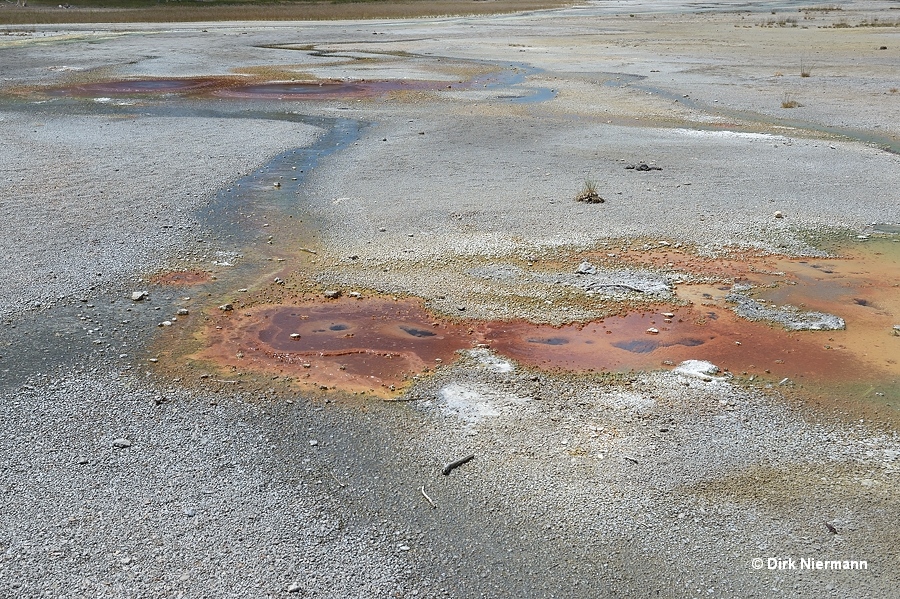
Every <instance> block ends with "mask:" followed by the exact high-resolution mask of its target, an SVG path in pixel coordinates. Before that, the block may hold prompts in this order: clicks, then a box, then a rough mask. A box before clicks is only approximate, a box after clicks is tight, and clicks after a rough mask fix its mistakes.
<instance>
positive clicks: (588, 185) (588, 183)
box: [575, 179, 606, 204]
mask: <svg viewBox="0 0 900 599" xmlns="http://www.w3.org/2000/svg"><path fill="white" fill-rule="evenodd" d="M575 201H576V202H584V203H585V204H602V203H603V202H605V201H606V200H604V199H603V198H601V197H600V194H599V193H597V184H596V183H594V182H593V181H592V180H591V179H585V180H584V185H582V186H581V191H579V192H578V195H576V196H575Z"/></svg>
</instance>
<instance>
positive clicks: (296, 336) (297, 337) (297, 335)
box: [291, 333, 300, 339]
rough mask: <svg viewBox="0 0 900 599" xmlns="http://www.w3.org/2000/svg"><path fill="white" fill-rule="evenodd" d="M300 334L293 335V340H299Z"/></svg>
mask: <svg viewBox="0 0 900 599" xmlns="http://www.w3.org/2000/svg"><path fill="white" fill-rule="evenodd" d="M299 338H300V333H291V339H299Z"/></svg>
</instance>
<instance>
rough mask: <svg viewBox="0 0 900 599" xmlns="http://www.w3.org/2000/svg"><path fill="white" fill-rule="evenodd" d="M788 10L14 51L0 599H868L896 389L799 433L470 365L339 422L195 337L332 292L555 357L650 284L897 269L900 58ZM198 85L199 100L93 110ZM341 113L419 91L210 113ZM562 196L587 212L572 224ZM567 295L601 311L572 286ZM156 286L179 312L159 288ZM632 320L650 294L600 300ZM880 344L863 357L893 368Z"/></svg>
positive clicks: (673, 386) (858, 13) (493, 20)
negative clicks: (310, 86) (400, 301)
mask: <svg viewBox="0 0 900 599" xmlns="http://www.w3.org/2000/svg"><path fill="white" fill-rule="evenodd" d="M811 6H812V5H810V4H807V3H795V2H773V3H768V2H763V3H754V5H753V8H752V10H751V11H749V12H748V10H747V9H748V6H746V4H745V3H730V2H720V3H713V4H704V5H702V6H701V5H698V4H693V3H678V2H673V3H642V2H596V3H590V4H588V5H586V6H579V7H575V8H571V9H563V10H554V11H543V12H533V13H525V14H517V15H509V16H490V17H447V18H436V19H416V20H407V21H358V22H350V21H343V22H316V23H312V22H310V23H199V24H190V25H183V26H181V25H178V26H172V25H169V24H166V25H152V24H138V25H127V24H117V25H115V26H108V27H107V26H103V25H90V26H75V25H72V26H65V27H50V26H46V27H40V28H34V27H10V28H9V30H8V31H7V32H5V33H6V35H3V36H0V52H2V56H3V65H4V66H3V71H2V78H3V81H2V92H3V101H2V104H0V138H2V144H0V155H2V159H0V164H2V165H3V167H2V169H3V170H2V175H3V176H2V179H0V214H2V219H0V228H2V234H0V272H2V273H3V274H4V277H5V281H4V285H3V287H2V288H0V317H2V320H0V390H2V405H0V412H2V421H3V423H4V424H3V435H2V441H0V443H2V470H0V491H2V493H3V501H4V505H5V506H6V508H5V514H4V518H3V520H2V529H0V550H2V551H0V593H2V594H4V595H6V596H11V597H175V596H183V597H213V596H215V597H280V596H297V595H299V596H304V597H385V596H392V597H412V596H419V597H422V596H424V597H509V596H524V597H622V596H627V597H631V596H659V597H701V596H703V597H780V596H785V597H832V596H833V597H889V596H892V593H895V587H896V583H897V581H898V578H897V572H898V565H900V564H898V561H897V560H898V552H897V545H896V539H897V538H898V533H900V531H898V524H897V519H896V514H897V507H898V497H900V488H898V487H900V483H898V478H897V476H898V475H897V472H898V456H900V442H898V438H897V435H896V422H897V418H896V407H895V406H897V405H898V404H897V402H898V401H900V398H898V397H897V395H896V394H897V391H898V386H897V384H896V374H895V370H890V367H889V366H886V367H887V368H888V370H889V372H890V373H893V374H890V375H889V376H888V379H886V380H883V381H879V384H882V383H883V386H881V387H878V386H876V387H873V390H875V391H877V393H881V395H879V396H878V397H880V398H881V399H878V400H877V401H875V402H874V403H866V402H865V401H862V400H860V399H857V398H854V397H849V396H848V397H846V398H841V397H837V398H835V397H834V396H833V394H832V396H831V398H830V399H829V400H828V401H825V402H817V401H814V400H813V398H811V397H810V396H809V393H808V392H807V391H805V390H804V388H803V386H802V385H796V386H795V385H794V383H793V382H790V383H789V384H786V385H785V384H782V385H779V384H778V383H779V381H777V380H768V379H766V378H765V377H761V378H760V381H762V382H761V383H756V384H754V382H753V380H754V379H753V377H750V378H749V379H748V378H747V377H741V376H740V374H741V373H739V372H734V373H733V374H734V375H735V376H734V377H729V376H719V375H715V374H707V373H691V372H690V371H685V370H682V371H678V370H677V369H673V368H672V367H673V366H674V365H675V364H669V365H665V364H662V363H660V364H659V366H658V367H657V368H637V369H630V368H628V367H627V366H626V367H623V368H621V369H619V370H615V369H614V370H613V371H612V372H610V371H606V372H581V373H571V372H566V371H560V370H547V369H538V368H534V367H532V366H529V365H527V364H525V363H516V362H514V361H511V360H509V359H508V357H506V356H504V355H502V354H500V353H496V352H492V351H491V350H490V348H483V347H482V348H477V347H473V348H471V349H468V350H465V351H463V352H462V353H461V354H460V355H459V358H458V359H457V360H456V361H453V362H452V363H450V362H448V363H445V364H437V365H435V366H434V367H432V368H430V369H429V370H428V372H426V373H418V374H415V375H413V374H411V375H410V377H409V378H408V380H406V381H404V383H405V385H398V387H400V389H399V390H397V392H395V393H388V394H386V395H385V394H384V393H372V394H362V395H359V394H355V393H349V392H342V391H341V390H340V389H337V390H335V389H326V390H322V389H319V388H318V386H317V385H313V386H310V385H302V384H298V383H302V382H303V376H304V372H303V370H302V367H301V369H299V370H296V369H295V370H291V371H290V372H287V373H284V372H280V371H279V373H275V374H273V371H270V370H267V369H265V368H262V367H260V368H255V367H254V366H253V365H252V364H251V363H250V362H251V360H250V359H249V356H248V357H247V358H246V359H245V356H244V352H245V351H246V352H247V353H248V354H249V350H247V349H246V348H241V349H240V350H239V351H237V353H235V352H234V351H233V349H234V348H231V349H229V348H227V347H226V350H227V351H228V352H230V353H229V354H228V356H227V358H228V360H224V359H223V360H221V363H220V364H219V366H216V364H215V362H214V361H212V360H213V359H214V358H215V356H214V355H211V354H206V355H203V354H202V350H203V348H204V346H205V345H206V344H207V343H209V342H210V339H211V338H212V336H213V335H215V334H216V332H215V331H217V330H222V329H216V328H215V327H216V326H219V327H223V328H226V329H227V326H226V325H227V322H234V320H230V321H225V320H223V319H238V318H248V317H247V316H244V315H245V314H250V313H252V311H253V310H254V309H256V308H258V307H260V306H266V305H270V304H278V303H280V304H283V305H288V306H298V305H302V304H303V302H308V301H316V302H319V303H327V300H325V299H324V298H323V297H322V293H323V292H325V291H329V290H340V291H342V292H343V294H344V299H341V300H340V301H341V302H345V303H350V304H352V302H353V301H359V302H365V301H366V300H367V299H368V298H374V297H380V298H391V297H403V298H413V299H414V300H421V302H422V303H423V305H424V306H426V307H427V308H428V309H429V310H431V314H432V316H433V318H435V319H437V320H442V321H447V322H453V323H462V324H463V325H465V324H466V323H468V322H472V323H475V322H484V321H490V320H501V321H508V320H515V319H524V320H526V321H528V322H533V323H548V324H553V325H560V324H563V323H571V322H582V323H583V322H589V321H592V320H595V319H598V318H603V317H609V316H610V315H612V314H617V313H620V312H624V311H629V310H634V309H635V308H636V307H638V308H640V307H643V308H646V309H650V310H656V313H657V314H658V313H659V312H661V311H662V310H664V309H671V308H663V307H660V306H672V305H675V306H676V307H681V308H684V301H683V300H679V297H681V296H676V295H674V294H675V290H676V288H678V287H689V286H690V284H691V283H695V284H698V285H700V284H705V285H713V286H714V285H719V286H722V285H724V286H725V288H728V287H730V286H731V285H733V284H734V283H735V282H738V281H737V277H734V276H729V274H728V273H727V271H716V268H718V266H716V265H718V264H719V262H716V261H717V260H720V259H721V258H723V257H725V258H728V257H734V256H738V255H739V256H748V255H749V256H754V257H756V258H760V259H762V258H765V257H767V256H772V255H775V256H786V257H789V258H795V259H798V260H799V259H804V258H808V259H824V258H827V257H828V255H827V253H828V252H829V251H831V249H832V248H834V247H841V248H847V247H854V248H856V247H861V246H864V245H865V244H867V243H870V242H873V243H874V242H878V243H880V244H882V245H883V246H884V247H886V248H888V250H885V251H884V252H882V253H883V254H885V255H888V256H890V255H891V254H890V251H889V249H890V247H891V244H892V243H894V239H895V238H896V226H897V225H898V223H900V210H898V197H897V192H896V190H897V189H898V188H900V159H898V155H897V153H896V151H897V149H898V147H900V146H898V143H900V93H898V92H897V87H898V86H900V81H898V79H897V77H898V75H897V69H896V65H897V64H898V57H900V54H898V53H900V29H898V27H896V26H868V25H871V24H873V23H876V21H875V19H878V21H877V23H880V24H881V25H884V23H894V22H895V21H898V20H900V15H898V14H897V13H898V11H896V10H893V8H894V7H893V6H892V3H890V2H838V3H832V5H829V8H831V10H809V8H811ZM819 8H821V7H819ZM804 9H806V10H804ZM837 9H840V10H837ZM804 72H805V73H808V75H809V76H802V75H803V73H804ZM196 78H212V79H211V80H214V81H215V83H214V84H210V87H207V88H203V89H201V90H199V91H198V90H192V91H184V90H183V89H179V88H177V87H176V88H172V87H168V88H166V87H165V85H164V84H162V83H160V84H158V87H157V88H156V89H155V90H153V91H151V92H149V93H145V92H144V91H138V92H134V91H132V92H122V91H120V90H118V89H116V88H115V87H103V86H104V85H107V84H108V83H109V82H115V81H122V80H134V81H138V80H139V81H157V82H160V81H162V82H165V81H169V82H171V81H172V80H181V81H185V80H192V81H193V80H195V79H196ZM238 79H240V80H241V81H237V80H238ZM361 80H368V81H400V80H404V81H424V82H429V84H428V85H427V86H425V87H424V88H421V89H401V90H399V91H391V92H387V93H381V92H379V93H376V94H357V95H355V96H354V95H348V96H345V97H340V96H339V97H325V98H310V97H309V95H308V90H306V88H304V91H303V92H302V93H301V92H299V91H298V92H296V93H295V92H292V91H290V89H288V91H285V88H284V87H282V88H280V89H281V91H280V92H278V93H276V94H272V93H268V94H267V93H261V92H260V90H259V89H257V90H256V91H255V92H253V93H243V94H242V93H235V92H234V89H235V88H236V87H239V86H240V85H242V84H243V83H245V82H247V83H254V84H267V83H271V82H273V81H275V82H288V83H290V82H295V83H296V82H298V81H315V82H323V83H332V82H338V81H343V82H346V81H361ZM304 94H307V95H304ZM789 100H792V101H795V102H797V103H798V104H799V106H796V107H793V108H784V107H782V104H783V103H785V102H787V101H789ZM886 148H887V149H886ZM888 149H893V151H888ZM642 163H643V164H647V165H651V166H656V167H659V168H660V169H661V170H647V171H642V170H638V169H629V168H626V167H627V166H632V165H640V164H642ZM292 165H293V167H292ZM585 180H591V181H594V182H596V185H597V188H598V191H599V193H600V195H602V196H603V197H604V199H605V201H604V202H603V203H602V204H583V203H577V202H575V201H574V200H573V198H574V196H575V194H576V193H577V192H578V191H579V189H580V188H581V187H582V185H583V184H584V182H585ZM275 183H278V185H277V186H275V185H274V184H275ZM776 212H778V213H780V217H777V218H776ZM848 244H851V245H850V246H848ZM853 244H855V245H853ZM870 247H871V246H870ZM877 247H882V246H877ZM654 252H656V253H664V254H665V256H666V257H665V259H664V260H661V262H660V260H657V262H656V263H654V261H653V259H652V258H653V256H651V254H653V253H654ZM879 255H881V254H879ZM626 256H630V258H627V259H626ZM641 256H643V258H642V257H641ZM587 259H589V261H590V262H591V263H592V264H595V265H597V266H599V267H600V269H601V272H600V274H599V275H596V276H598V277H601V278H602V277H603V276H606V277H611V278H612V279H611V280H612V282H613V283H614V284H613V285H612V287H613V289H612V291H610V287H609V285H608V284H607V283H608V281H607V283H604V285H606V287H603V289H605V290H606V291H604V292H599V293H594V291H595V290H596V289H597V288H590V287H585V285H584V284H583V282H584V281H585V279H584V278H583V276H582V278H578V277H579V276H580V275H576V274H575V271H576V269H578V268H579V264H580V263H581V262H582V261H584V260H587ZM670 263H671V264H673V265H672V266H669V265H668V264H670ZM181 272H194V273H198V275H197V278H198V280H199V281H200V283H199V284H197V285H193V286H187V285H185V286H178V285H174V286H173V285H167V284H163V283H161V282H160V281H165V280H166V279H165V276H166V275H167V274H168V275H169V276H171V273H181ZM887 272H894V271H887ZM782 274H783V273H782ZM591 276H594V275H591ZM772 276H775V275H772ZM782 278H784V277H782ZM276 279H277V281H276ZM601 282H602V281H601ZM781 283H783V281H779V282H776V283H775V284H774V285H775V286H778V285H780V284H781ZM888 283H890V281H888ZM597 284H598V285H600V283H597ZM651 284H654V285H655V284H661V285H663V286H664V287H665V288H666V290H667V291H665V292H663V293H662V295H654V294H651V293H646V292H645V293H641V292H634V293H629V291H628V290H629V288H632V291H633V288H635V287H636V286H637V287H639V288H641V286H642V285H651ZM601 287H602V285H601ZM598 288H599V287H598ZM704 289H705V288H704ZM144 290H145V291H147V292H148V297H146V298H143V299H142V300H141V301H132V299H131V297H132V293H134V292H136V291H144ZM670 292H671V293H670ZM351 293H359V294H360V296H361V297H362V299H361V300H350V299H346V298H347V296H349V295H350V294H351ZM885 297H886V298H888V299H884V300H883V301H882V307H881V311H882V312H883V314H882V315H881V316H882V317H883V318H887V319H890V318H893V319H894V320H896V321H897V322H900V314H898V313H897V310H896V307H895V306H894V305H893V304H891V303H890V299H889V294H888V295H886V296H885ZM710 299H714V298H710ZM679 301H682V303H681V304H679V303H678V302H679ZM226 303H229V304H232V305H233V307H234V309H233V310H231V311H229V312H225V311H222V310H219V309H218V306H219V305H224V304H226ZM694 303H695V308H696V309H699V306H700V304H701V302H700V301H696V302H694ZM179 310H181V311H184V312H186V313H179ZM164 322H167V323H169V324H168V325H165V326H159V325H161V324H162V323H164ZM849 322H850V321H849V320H848V323H849ZM879 322H880V321H879ZM654 323H655V321H654ZM760 326H763V327H765V326H766V325H760ZM879 326H881V325H879ZM848 328H852V327H851V325H850V324H848ZM849 332H850V331H848V333H849ZM640 333H641V334H644V331H643V327H642V329H641V331H640ZM804 333H805V334H807V335H818V334H824V335H826V336H827V335H828V334H829V333H828V332H824V331H807V332H804ZM836 334H837V333H835V335H836ZM878 335H880V336H877V337H873V338H872V346H873V347H874V346H876V345H877V346H879V347H882V349H881V350H880V353H879V354H878V355H881V354H884V356H887V359H890V356H891V355H892V353H893V352H895V351H896V350H895V349H892V348H896V347H897V346H898V341H900V337H894V336H891V328H890V326H889V325H888V326H886V327H884V330H883V332H881V333H878ZM822 343H823V344H825V343H827V341H826V340H825V339H823V341H822ZM250 344H251V345H252V343H250ZM891 344H893V345H891ZM487 345H490V344H487ZM699 352H700V350H699V349H698V355H697V356H694V357H698V358H701V357H702V358H704V359H707V358H709V359H711V361H713V362H715V361H716V360H715V359H713V358H712V357H709V356H701V355H700V353H699ZM654 355H655V354H654ZM893 355H896V354H895V353H893ZM198 356H201V357H199V358H198ZM234 360H244V363H246V364H247V366H246V367H244V368H240V367H238V366H236V365H235V362H234ZM773 368H774V366H773ZM720 374H721V373H720ZM890 376H893V377H894V378H893V379H890ZM324 386H326V387H327V386H332V383H331V382H330V381H329V382H328V384H327V385H324ZM339 386H340V385H338V387H339ZM379 391H384V389H380V390H379ZM877 393H876V395H877ZM385 397H386V398H387V399H390V400H400V401H383V399H384V398H385ZM870 399H871V397H870ZM468 454H474V455H475V456H476V457H475V459H473V460H472V461H471V462H469V463H468V464H466V465H464V466H461V467H459V468H458V469H456V470H454V471H453V472H452V473H451V474H450V475H449V476H443V475H441V473H440V471H441V468H442V467H443V466H444V465H445V464H446V463H448V462H450V461H452V460H453V459H455V458H458V457H461V456H464V455H468ZM425 495H427V496H428V497H427V498H426V497H425ZM770 558H773V559H776V560H791V559H793V560H794V562H795V563H796V565H797V566H798V567H799V565H800V560H801V558H806V559H812V560H813V561H815V560H825V561H832V560H839V561H843V560H847V561H849V560H854V561H859V560H864V561H866V562H867V565H868V569H867V570H852V571H844V570H838V571H834V570H827V571H826V570H816V569H790V568H783V569H779V568H777V567H776V568H774V569H770V568H769V563H770V562H769V559H770ZM756 559H762V560H763V562H762V564H763V567H762V568H756V567H755V565H757V563H756V562H755V561H754V560H756Z"/></svg>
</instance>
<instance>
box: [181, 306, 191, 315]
mask: <svg viewBox="0 0 900 599" xmlns="http://www.w3.org/2000/svg"><path fill="white" fill-rule="evenodd" d="M188 314H190V311H188V309H187V308H181V309H179V310H178V316H187V315H188Z"/></svg>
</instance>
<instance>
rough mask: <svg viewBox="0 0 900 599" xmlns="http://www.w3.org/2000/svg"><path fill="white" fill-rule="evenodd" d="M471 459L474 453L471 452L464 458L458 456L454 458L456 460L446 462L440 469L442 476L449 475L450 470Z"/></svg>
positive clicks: (473, 457)
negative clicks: (456, 458)
mask: <svg viewBox="0 0 900 599" xmlns="http://www.w3.org/2000/svg"><path fill="white" fill-rule="evenodd" d="M473 459H475V454H474V453H471V454H469V455H467V456H466V457H464V458H459V459H458V460H456V461H453V462H450V463H449V464H447V465H446V466H444V468H443V470H441V474H443V475H444V476H447V475H449V474H450V473H451V472H453V470H455V469H456V468H459V467H460V466H462V465H463V464H465V463H466V462H470V461H472V460H473Z"/></svg>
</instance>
